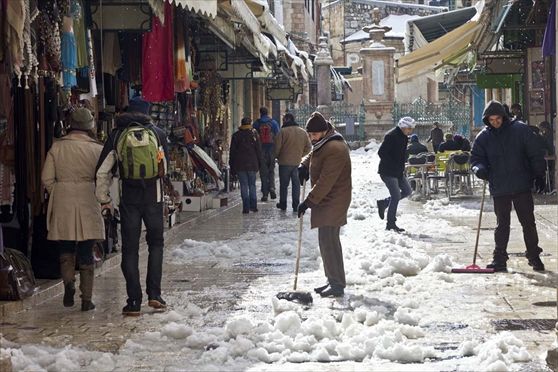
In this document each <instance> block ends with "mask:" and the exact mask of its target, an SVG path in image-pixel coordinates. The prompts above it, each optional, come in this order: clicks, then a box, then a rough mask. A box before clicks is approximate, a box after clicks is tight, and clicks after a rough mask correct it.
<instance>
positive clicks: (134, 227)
mask: <svg viewBox="0 0 558 372" xmlns="http://www.w3.org/2000/svg"><path fill="white" fill-rule="evenodd" d="M149 110H150V104H149V103H148V102H146V101H144V100H143V99H142V98H140V97H135V98H133V99H132V100H130V105H129V106H128V108H127V112H126V113H124V114H122V115H120V116H119V117H117V119H116V128H115V129H114V130H113V131H112V132H111V134H110V135H109V137H108V139H107V141H106V143H105V146H104V148H103V152H102V153H101V157H100V159H99V162H98V164H97V188H96V195H97V200H98V201H99V202H100V203H101V204H102V206H103V208H110V204H111V201H112V198H111V195H110V194H109V188H110V184H111V181H112V178H113V176H114V175H115V174H116V170H117V169H118V173H119V177H120V190H121V196H120V205H119V206H118V207H119V211H120V223H121V229H122V263H121V268H122V273H123V274H124V278H125V279H126V292H127V294H128V300H127V304H126V306H124V308H123V309H122V314H124V315H130V316H138V315H140V311H141V303H142V298H143V297H142V290H141V284H140V277H139V268H138V260H139V255H138V252H139V239H140V234H141V228H142V221H143V223H144V224H145V227H146V229H147V233H146V241H147V246H148V251H149V257H148V263H147V279H146V286H147V297H148V305H149V306H150V307H152V308H155V309H164V308H166V306H167V304H166V302H165V301H164V300H163V299H162V298H161V277H162V269H163V248H164V239H163V177H165V174H166V163H167V159H166V156H167V154H168V151H167V142H166V141H167V140H166V135H165V133H164V132H163V131H162V130H161V129H159V128H157V127H156V126H155V125H153V123H152V122H151V118H150V117H149V116H148V115H149Z"/></svg>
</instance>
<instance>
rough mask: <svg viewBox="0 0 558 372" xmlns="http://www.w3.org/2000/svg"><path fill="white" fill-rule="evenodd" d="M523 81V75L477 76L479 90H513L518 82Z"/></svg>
mask: <svg viewBox="0 0 558 372" xmlns="http://www.w3.org/2000/svg"><path fill="white" fill-rule="evenodd" d="M521 81H523V75H522V74H477V86H478V87H479V88H485V89H491V88H513V87H515V84H516V82H521Z"/></svg>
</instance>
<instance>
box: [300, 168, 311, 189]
mask: <svg viewBox="0 0 558 372" xmlns="http://www.w3.org/2000/svg"><path fill="white" fill-rule="evenodd" d="M308 179H310V173H309V172H308V168H307V167H306V165H303V164H300V165H299V166H298V180H299V181H300V186H302V185H304V182H305V181H308Z"/></svg>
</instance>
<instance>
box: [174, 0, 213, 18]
mask: <svg viewBox="0 0 558 372" xmlns="http://www.w3.org/2000/svg"><path fill="white" fill-rule="evenodd" d="M166 1H167V2H168V3H170V4H173V3H174V4H175V5H176V6H179V5H180V6H182V7H183V8H184V9H186V10H189V11H191V12H193V13H198V14H201V15H204V16H206V17H209V18H215V17H216V16H217V0H203V1H200V0H166Z"/></svg>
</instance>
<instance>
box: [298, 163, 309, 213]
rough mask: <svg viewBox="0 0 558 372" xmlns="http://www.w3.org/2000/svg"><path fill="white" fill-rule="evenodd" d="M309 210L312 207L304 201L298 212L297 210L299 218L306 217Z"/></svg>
mask: <svg viewBox="0 0 558 372" xmlns="http://www.w3.org/2000/svg"><path fill="white" fill-rule="evenodd" d="M299 169H300V168H299ZM308 208H310V206H309V205H308V204H307V203H306V201H303V202H302V203H300V204H299V205H298V210H297V213H298V218H300V217H302V216H303V215H304V213H306V210H307V209H308Z"/></svg>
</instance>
